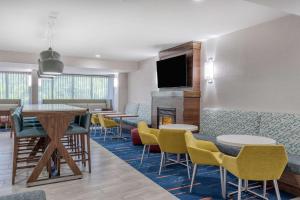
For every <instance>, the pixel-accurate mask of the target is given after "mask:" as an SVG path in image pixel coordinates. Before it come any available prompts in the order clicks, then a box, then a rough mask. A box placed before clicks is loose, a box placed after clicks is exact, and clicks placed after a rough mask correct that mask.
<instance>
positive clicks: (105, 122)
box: [98, 114, 120, 141]
mask: <svg viewBox="0 0 300 200" xmlns="http://www.w3.org/2000/svg"><path fill="white" fill-rule="evenodd" d="M98 120H99V123H100V125H101V128H103V129H104V141H105V139H106V135H107V132H108V131H109V130H110V131H111V132H112V129H113V128H116V129H117V132H118V130H119V126H120V125H119V124H118V123H117V122H115V121H114V120H111V119H106V118H104V116H103V115H102V114H98ZM112 133H113V132H112Z"/></svg>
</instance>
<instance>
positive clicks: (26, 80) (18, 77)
mask: <svg viewBox="0 0 300 200" xmlns="http://www.w3.org/2000/svg"><path fill="white" fill-rule="evenodd" d="M0 98H1V99H21V101H22V104H28V103H30V102H31V74H30V73H24V72H0Z"/></svg>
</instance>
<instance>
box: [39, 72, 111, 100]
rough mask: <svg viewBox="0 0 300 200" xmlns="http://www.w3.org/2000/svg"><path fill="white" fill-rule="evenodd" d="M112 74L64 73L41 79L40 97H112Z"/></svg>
mask: <svg viewBox="0 0 300 200" xmlns="http://www.w3.org/2000/svg"><path fill="white" fill-rule="evenodd" d="M113 78H114V77H113V76H96V75H94V76H90V75H73V74H64V75H60V76H57V77H55V78H53V79H42V82H41V87H40V92H39V94H40V100H42V99H112V98H113Z"/></svg>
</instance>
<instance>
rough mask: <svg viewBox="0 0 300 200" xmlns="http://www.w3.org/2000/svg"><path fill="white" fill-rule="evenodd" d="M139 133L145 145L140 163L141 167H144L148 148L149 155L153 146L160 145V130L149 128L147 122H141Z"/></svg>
mask: <svg viewBox="0 0 300 200" xmlns="http://www.w3.org/2000/svg"><path fill="white" fill-rule="evenodd" d="M138 132H139V136H140V138H141V141H142V143H143V145H144V148H143V154H142V157H141V162H140V165H142V164H143V159H144V155H145V151H146V148H147V147H148V153H149V151H150V147H151V145H158V140H157V138H158V134H159V130H158V129H155V128H149V127H148V125H147V123H146V122H144V121H140V122H139V123H138Z"/></svg>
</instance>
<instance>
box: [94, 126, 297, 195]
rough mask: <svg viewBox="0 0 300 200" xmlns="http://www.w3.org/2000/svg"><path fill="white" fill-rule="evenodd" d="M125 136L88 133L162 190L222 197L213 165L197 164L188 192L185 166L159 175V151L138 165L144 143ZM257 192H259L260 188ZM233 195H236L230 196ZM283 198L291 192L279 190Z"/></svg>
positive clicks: (216, 169)
mask: <svg viewBox="0 0 300 200" xmlns="http://www.w3.org/2000/svg"><path fill="white" fill-rule="evenodd" d="M123 134H124V136H128V139H127V140H121V139H111V138H109V137H107V138H106V141H105V142H104V140H103V136H102V135H101V134H100V132H99V131H97V132H96V133H95V132H93V133H91V137H92V139H93V140H94V141H96V142H97V143H99V144H100V145H102V146H103V147H104V148H106V149H108V150H109V151H111V152H112V153H114V154H115V155H116V156H118V157H119V158H121V159H122V160H124V161H126V162H127V163H128V164H129V165H131V166H132V167H134V168H135V169H136V170H138V171H139V172H141V173H142V174H144V175H145V176H146V177H148V178H150V179H151V180H152V181H153V182H155V183H157V184H158V185H160V186H161V187H163V188H164V189H165V190H167V191H168V192H170V193H171V194H173V195H174V196H176V197H177V198H179V199H183V200H194V199H195V200H196V199H197V200H199V199H214V200H215V199H222V196H221V184H220V178H219V177H220V176H219V168H218V167H213V166H199V167H198V172H197V176H196V178H195V182H194V187H193V192H192V193H189V187H190V180H189V179H188V177H187V170H186V167H184V166H181V165H171V166H167V167H166V168H165V169H163V170H162V173H161V175H160V176H159V175H158V169H159V164H160V153H150V155H149V157H148V156H147V155H146V156H145V158H144V163H143V165H142V166H141V167H140V158H141V155H142V151H143V147H142V146H134V145H132V143H131V139H130V134H129V131H124V133H123ZM227 179H228V181H231V182H235V183H236V182H237V180H236V178H234V177H233V176H232V175H230V174H229V175H228V177H227ZM234 190H236V188H235V187H233V186H230V185H229V184H227V191H228V192H232V191H234ZM257 192H260V193H261V190H258V191H257ZM267 192H268V196H267V197H268V198H269V199H274V200H275V199H276V194H275V191H274V190H273V189H272V188H271V189H269V190H268V191H267ZM233 198H234V199H236V198H237V195H234V196H233ZM281 198H282V199H291V198H293V196H292V195H290V194H287V193H285V192H281ZM242 199H260V198H256V197H255V196H253V195H251V194H249V193H243V196H242Z"/></svg>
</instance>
